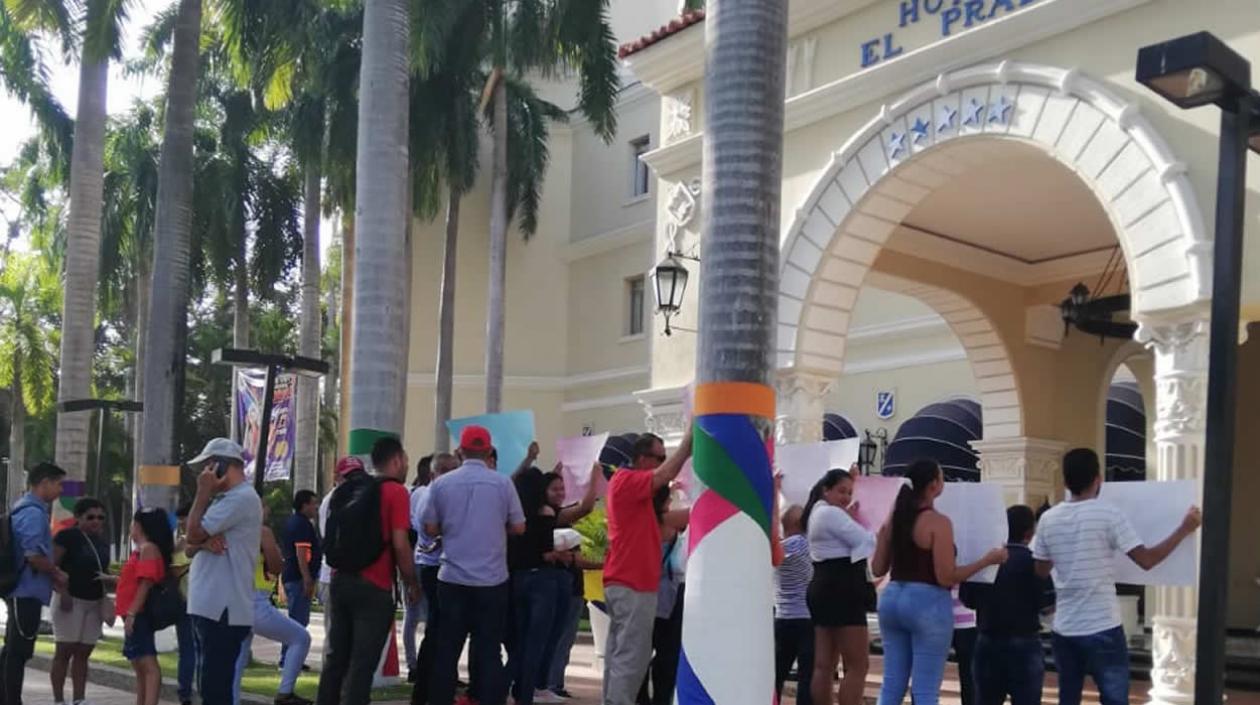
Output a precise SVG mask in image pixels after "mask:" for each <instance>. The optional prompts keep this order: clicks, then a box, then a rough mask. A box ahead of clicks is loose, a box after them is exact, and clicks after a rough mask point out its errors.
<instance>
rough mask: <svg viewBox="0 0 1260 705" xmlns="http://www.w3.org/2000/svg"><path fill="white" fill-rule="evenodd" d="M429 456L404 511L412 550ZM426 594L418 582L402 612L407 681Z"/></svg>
mask: <svg viewBox="0 0 1260 705" xmlns="http://www.w3.org/2000/svg"><path fill="white" fill-rule="evenodd" d="M432 471H433V456H432V455H426V456H424V457H423V458H421V459H420V462H418V463H416V477H415V479H414V480H413V481H412V483H411V492H410V495H411V501H410V510H409V512H408V517H409V521H410V522H411V530H410V532H409V536H410V539H411V548H412V550H413V552H414V551H415V550H416V547H417V546H418V545H419V541H420V532H421V529H422V527H420V526H418V523H417V521H416V520H417V519H418V518H419V512H418V511H417V510H418V509H419V507H420V505H421V503H423V502H424V499H425V498H426V497H428V495H429V483H430V482H432V481H433V472H432ZM414 556H415V553H413V560H412V563H413V565H414V566H415V571H416V579H417V580H419V579H420V563H419V561H416V560H415V559H414ZM428 602H429V595H428V593H427V592H425V590H424V584H423V583H421V585H420V599H418V600H416V601H415V602H414V603H412V602H408V603H407V605H406V608H405V609H406V611H405V613H404V616H403V654H405V655H406V657H407V670H408V675H407V680H409V681H411V682H413V683H414V682H415V675H416V628H417V627H419V626H420V622H421V621H423V620H424V619H425V618H426V617H427V616H428V614H429V604H428Z"/></svg>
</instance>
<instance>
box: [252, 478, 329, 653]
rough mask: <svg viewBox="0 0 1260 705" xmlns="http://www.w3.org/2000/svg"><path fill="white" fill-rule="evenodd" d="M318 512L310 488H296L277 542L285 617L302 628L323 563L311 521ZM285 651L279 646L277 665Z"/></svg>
mask: <svg viewBox="0 0 1260 705" xmlns="http://www.w3.org/2000/svg"><path fill="white" fill-rule="evenodd" d="M318 515H319V497H318V496H317V495H316V494H315V493H314V492H311V491H310V490H298V491H297V492H296V493H295V494H294V495H293V514H291V515H290V516H289V518H288V519H287V520H285V523H284V541H283V543H281V545H280V552H281V554H282V555H283V556H284V571H283V574H282V575H281V577H280V582H281V584H282V585H283V586H284V599H285V601H286V602H288V606H289V619H292V620H293V621H294V622H297V623H298V624H299V625H301V626H302V628H303V629H305V628H306V626H307V625H308V624H310V623H311V600H312V599H313V598H314V597H315V583H316V578H317V577H318V576H319V574H320V566H321V565H322V564H323V562H324V559H323V548H322V546H321V545H320V540H319V532H317V531H316V530H315V524H314V523H313V522H314V520H315V519H316V517H317V516H318ZM264 541H265V539H264ZM288 652H289V647H288V645H285V646H284V647H282V648H281V649H280V667H281V668H283V667H284V663H285V657H286V656H287V655H288ZM301 670H303V671H305V670H307V669H306V664H302V666H301Z"/></svg>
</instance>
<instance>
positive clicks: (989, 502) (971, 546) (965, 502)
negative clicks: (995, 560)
mask: <svg viewBox="0 0 1260 705" xmlns="http://www.w3.org/2000/svg"><path fill="white" fill-rule="evenodd" d="M936 511H938V512H940V513H941V514H944V515H945V516H947V517H949V520H950V522H952V523H953V525H954V546H955V547H956V548H957V549H958V555H957V556H956V557H955V558H954V561H955V562H956V563H957V564H958V565H966V564H968V563H975V562H976V561H978V560H980V559H981V558H983V557H984V554H986V553H988V552H989V551H991V550H993V549H995V548H1001V547H1003V546H1005V545H1006V539H1007V534H1008V533H1009V532H1008V530H1007V527H1006V502H1005V500H1003V498H1002V486H1001V485H996V484H990V483H987V482H946V483H945V491H944V492H942V493H941V496H940V497H937V498H936ZM994 580H997V566H989V567H988V568H985V569H984V570H982V571H980V572H979V573H976V574H975V575H973V576H972V577H971V579H970V580H969V581H968V582H975V583H991V582H993V581H994Z"/></svg>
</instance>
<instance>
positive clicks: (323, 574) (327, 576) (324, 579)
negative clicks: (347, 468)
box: [319, 487, 337, 583]
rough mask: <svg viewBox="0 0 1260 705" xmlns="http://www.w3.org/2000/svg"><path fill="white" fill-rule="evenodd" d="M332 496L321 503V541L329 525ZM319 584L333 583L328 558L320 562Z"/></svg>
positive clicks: (326, 497) (328, 496)
mask: <svg viewBox="0 0 1260 705" xmlns="http://www.w3.org/2000/svg"><path fill="white" fill-rule="evenodd" d="M333 489H334V490H335V489H337V488H336V487H334V488H333ZM332 496H333V493H332V492H329V493H328V494H326V495H324V499H323V501H322V502H320V503H319V538H320V540H323V538H324V527H325V526H326V525H327V524H328V505H329V503H330V502H331V501H332ZM319 582H321V583H331V582H332V566H330V565H328V559H327V558H325V559H324V560H323V561H320V566H319Z"/></svg>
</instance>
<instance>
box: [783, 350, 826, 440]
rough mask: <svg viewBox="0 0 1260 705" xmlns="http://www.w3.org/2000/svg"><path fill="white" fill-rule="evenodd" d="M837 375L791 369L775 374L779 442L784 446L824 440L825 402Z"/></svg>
mask: <svg viewBox="0 0 1260 705" xmlns="http://www.w3.org/2000/svg"><path fill="white" fill-rule="evenodd" d="M835 382H836V375H834V374H827V373H823V372H813V371H809V370H796V369H787V370H779V371H778V373H776V374H775V378H774V386H775V390H776V391H777V392H778V396H779V399H778V409H777V413H778V416H777V418H776V419H775V434H774V438H775V442H776V443H778V444H780V445H787V444H791V443H811V442H814V441H821V440H822V426H823V414H824V413H826V409H825V407H824V404H823V400H824V399H825V398H826V397H827V394H828V393H829V392H831V389H832V386H834V385H835Z"/></svg>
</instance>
